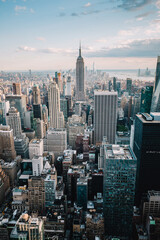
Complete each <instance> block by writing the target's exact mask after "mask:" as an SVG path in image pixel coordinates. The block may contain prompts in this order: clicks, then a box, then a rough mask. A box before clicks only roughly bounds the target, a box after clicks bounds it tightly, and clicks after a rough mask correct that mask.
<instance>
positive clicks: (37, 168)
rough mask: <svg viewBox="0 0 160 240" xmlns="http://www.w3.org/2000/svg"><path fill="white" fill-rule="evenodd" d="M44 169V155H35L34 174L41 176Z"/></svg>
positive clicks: (33, 162)
mask: <svg viewBox="0 0 160 240" xmlns="http://www.w3.org/2000/svg"><path fill="white" fill-rule="evenodd" d="M42 170H43V157H41V156H34V157H33V158H32V171H33V176H40V175H41V173H42Z"/></svg>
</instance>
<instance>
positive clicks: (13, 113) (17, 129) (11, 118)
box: [6, 107, 22, 137]
mask: <svg viewBox="0 0 160 240" xmlns="http://www.w3.org/2000/svg"><path fill="white" fill-rule="evenodd" d="M6 123H7V125H9V126H10V128H11V129H13V135H14V136H15V137H16V136H18V135H21V133H22V129H21V118H20V114H19V112H18V111H17V109H16V108H14V107H11V108H10V109H9V111H8V113H7V115H6Z"/></svg>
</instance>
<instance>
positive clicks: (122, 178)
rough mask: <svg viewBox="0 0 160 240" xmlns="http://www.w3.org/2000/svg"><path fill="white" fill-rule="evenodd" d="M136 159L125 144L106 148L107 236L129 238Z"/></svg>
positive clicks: (104, 196) (105, 197)
mask: <svg viewBox="0 0 160 240" xmlns="http://www.w3.org/2000/svg"><path fill="white" fill-rule="evenodd" d="M136 165H137V161H136V157H135V155H134V153H133V152H132V150H131V148H130V147H129V146H126V145H124V146H123V145H121V146H119V145H104V179H103V180H104V181H103V212H104V219H105V231H106V235H107V236H121V237H126V239H130V238H131V237H130V236H131V233H132V218H133V206H134V197H135V179H136Z"/></svg>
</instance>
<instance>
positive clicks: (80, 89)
mask: <svg viewBox="0 0 160 240" xmlns="http://www.w3.org/2000/svg"><path fill="white" fill-rule="evenodd" d="M76 99H77V100H78V101H84V99H85V94H84V60H83V58H82V56H81V46H80V47H79V56H78V58H77V63H76Z"/></svg>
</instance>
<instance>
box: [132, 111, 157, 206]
mask: <svg viewBox="0 0 160 240" xmlns="http://www.w3.org/2000/svg"><path fill="white" fill-rule="evenodd" d="M159 136H160V113H151V115H149V114H145V113H144V114H138V115H136V118H135V131H134V144H133V151H134V153H135V155H136V157H137V177H136V195H135V204H136V205H137V206H138V207H139V205H140V202H141V199H142V196H143V194H145V193H147V191H148V190H158V191H159V190H160V187H159V181H158V178H159V172H160V161H159V153H160V141H159Z"/></svg>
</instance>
